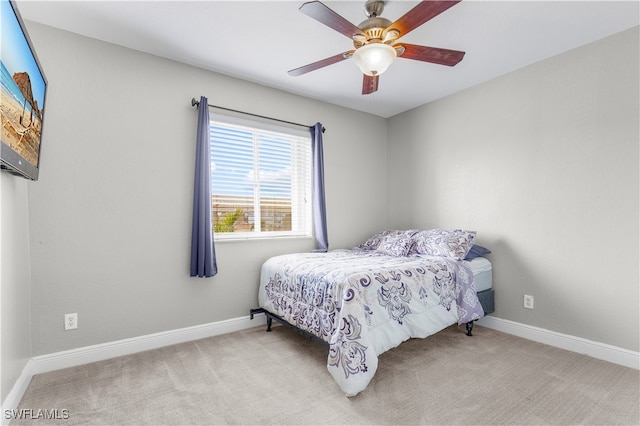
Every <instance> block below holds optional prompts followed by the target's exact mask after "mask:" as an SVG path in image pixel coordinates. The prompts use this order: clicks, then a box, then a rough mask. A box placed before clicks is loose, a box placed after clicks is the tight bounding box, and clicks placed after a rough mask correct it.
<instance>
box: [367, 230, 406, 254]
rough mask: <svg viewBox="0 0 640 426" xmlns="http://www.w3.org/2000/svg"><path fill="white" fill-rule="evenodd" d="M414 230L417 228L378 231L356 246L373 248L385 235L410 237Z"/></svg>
mask: <svg viewBox="0 0 640 426" xmlns="http://www.w3.org/2000/svg"><path fill="white" fill-rule="evenodd" d="M416 232H418V230H417V229H409V230H400V229H394V230H389V231H382V232H378V233H377V234H375V235H372V236H371V237H369V238H368V239H367V241H365V242H364V243H362V244H360V245H359V246H358V247H357V248H359V249H361V250H375V249H377V248H378V246H379V245H380V242H381V241H382V239H383V238H384V237H386V236H389V235H390V236H396V237H397V236H405V237H407V238H409V239H410V238H411V237H412V236H413V235H414V234H415V233H416Z"/></svg>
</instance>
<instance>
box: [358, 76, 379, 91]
mask: <svg viewBox="0 0 640 426" xmlns="http://www.w3.org/2000/svg"><path fill="white" fill-rule="evenodd" d="M379 79H380V76H379V75H373V76H371V75H366V74H363V78H362V94H363V95H368V94H370V93H373V92H377V91H378V80H379Z"/></svg>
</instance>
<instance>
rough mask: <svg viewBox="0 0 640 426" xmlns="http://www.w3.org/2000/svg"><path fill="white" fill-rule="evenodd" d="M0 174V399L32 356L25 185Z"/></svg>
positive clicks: (26, 189)
mask: <svg viewBox="0 0 640 426" xmlns="http://www.w3.org/2000/svg"><path fill="white" fill-rule="evenodd" d="M31 184H32V183H31V182H28V181H26V180H24V179H22V178H19V177H16V176H13V175H10V174H7V173H0V244H1V246H0V293H1V294H0V301H1V302H2V305H1V306H0V324H1V325H2V329H1V330H0V336H1V337H2V340H1V342H0V348H1V351H0V360H1V364H0V372H1V374H0V377H1V378H2V381H1V383H0V401H4V399H5V398H6V396H7V394H8V393H9V391H10V390H11V388H12V387H13V384H14V383H15V382H16V380H17V379H18V377H20V374H21V372H22V370H23V368H24V367H25V365H26V364H27V361H29V359H30V358H31V304H30V300H31V264H30V261H29V259H30V256H29V203H28V198H27V194H28V187H29V185H31Z"/></svg>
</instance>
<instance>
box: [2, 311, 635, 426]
mask: <svg viewBox="0 0 640 426" xmlns="http://www.w3.org/2000/svg"><path fill="white" fill-rule="evenodd" d="M265 323H266V317H265V316H264V314H258V315H256V317H255V319H254V320H250V319H249V316H246V317H240V318H233V319H229V320H225V321H219V322H214V323H209V324H203V325H197V326H193V327H187V328H181V329H178V330H169V331H165V332H161V333H155V334H148V335H145V336H139V337H133V338H130V339H123V340H117V341H114V342H109V343H102V344H99V345H92V346H85V347H82V348H77V349H71V350H68V351H62V352H56V353H53V354H48V355H40V356H36V357H33V358H31V359H30V360H29V361H28V362H27V365H26V366H25V367H24V369H23V370H22V374H21V375H20V377H19V378H18V380H17V381H16V383H15V384H14V386H13V388H12V389H11V391H10V392H9V394H8V395H7V398H6V399H5V400H4V402H3V404H2V419H1V421H0V424H2V425H5V424H8V422H9V419H6V417H7V416H6V412H7V411H10V410H15V409H16V407H17V406H18V404H19V403H20V400H21V399H22V396H23V395H24V392H25V391H26V390H27V386H28V385H29V382H30V381H31V378H32V377H33V376H34V375H35V374H41V373H46V372H48V371H55V370H61V369H63V368H69V367H75V366H77V365H82V364H88V363H91V362H96V361H103V360H105V359H110V358H115V357H118V356H123V355H129V354H133V353H137V352H142V351H147V350H151V349H157V348H160V347H163V346H169V345H175V344H178V343H183V342H188V341H192V340H198V339H204V338H206V337H211V336H218V335H221V334H227V333H232V332H234V331H240V330H246V329H248V328H252V327H256V326H260V325H262V324H265ZM478 325H480V326H483V327H487V328H491V329H494V330H498V331H502V332H504V333H508V334H513V335H514V336H518V337H522V338H524V339H528V340H533V341H535V342H539V343H544V344H547V345H550V346H555V347H558V348H561V349H565V350H568V351H572V352H577V353H581V354H585V355H588V356H591V357H593V358H597V359H601V360H604V361H608V362H612V363H614V364H619V365H623V366H625V367H631V368H634V369H636V370H640V353H639V352H633V351H630V350H626V349H622V348H618V347H615V346H610V345H607V344H604V343H598V342H592V341H590V340H586V339H582V338H579V337H574V336H569V335H566V334H561V333H556V332H554V331H550V330H545V329H542V328H538V327H533V326H530V325H526V324H520V323H517V322H513V321H509V320H503V319H500V318H495V317H492V316H487V317H484V318H482V319H481V320H479V321H478Z"/></svg>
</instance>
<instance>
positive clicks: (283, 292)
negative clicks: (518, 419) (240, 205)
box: [258, 250, 484, 396]
mask: <svg viewBox="0 0 640 426" xmlns="http://www.w3.org/2000/svg"><path fill="white" fill-rule="evenodd" d="M258 301H259V305H260V307H262V308H264V309H266V310H267V311H269V312H271V313H273V314H275V315H278V316H280V317H282V318H284V319H285V320H287V321H288V322H289V323H290V324H293V325H295V326H297V327H298V328H300V329H302V330H306V331H308V332H310V333H312V334H314V335H316V336H318V337H320V338H322V339H323V340H324V341H326V342H327V343H329V357H328V360H327V368H328V369H329V372H330V373H331V375H332V376H333V378H334V379H335V381H336V382H337V383H338V385H339V386H340V388H341V389H342V390H343V391H344V392H345V393H346V394H347V395H348V396H353V395H356V394H357V393H359V392H361V391H362V390H364V389H365V388H366V387H367V385H368V384H369V382H370V381H371V379H372V378H373V376H374V374H375V372H376V369H377V366H378V355H380V354H381V353H383V352H385V351H387V350H389V349H391V348H394V347H396V346H398V345H399V344H400V343H402V342H404V341H405V340H408V339H409V338H412V337H420V338H423V337H427V336H429V335H431V334H434V333H436V332H438V331H440V330H442V329H444V328H446V327H448V326H450V325H452V324H455V323H456V322H457V323H458V324H462V323H466V322H469V321H472V320H475V319H479V318H481V317H483V316H484V312H483V310H482V307H481V305H480V302H479V301H478V298H477V296H476V290H475V285H474V282H473V274H472V273H471V270H470V269H469V268H468V267H467V266H465V265H464V262H462V261H457V260H454V259H451V258H446V257H436V256H425V255H420V256H404V257H396V256H388V255H384V254H381V253H378V252H376V251H360V250H335V251H330V252H328V253H298V254H289V255H282V256H276V257H273V258H271V259H269V260H267V261H266V262H265V263H264V265H263V266H262V274H261V279H260V291H259V295H258Z"/></svg>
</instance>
